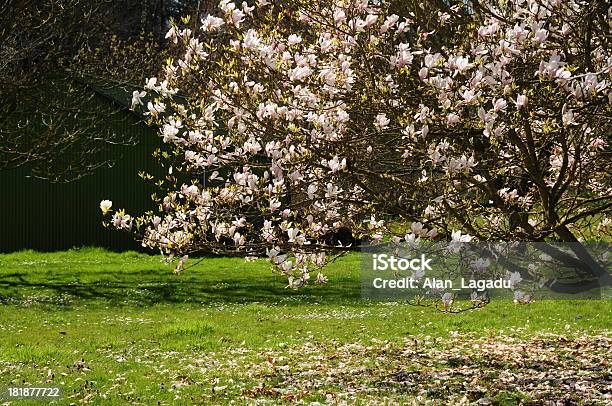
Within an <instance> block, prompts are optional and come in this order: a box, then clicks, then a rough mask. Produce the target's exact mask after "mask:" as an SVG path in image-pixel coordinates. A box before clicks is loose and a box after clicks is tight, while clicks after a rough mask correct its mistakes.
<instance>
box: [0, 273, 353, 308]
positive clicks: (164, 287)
mask: <svg viewBox="0 0 612 406" xmlns="http://www.w3.org/2000/svg"><path fill="white" fill-rule="evenodd" d="M335 279H336V280H334V281H333V283H329V284H326V285H323V286H307V287H305V288H302V289H300V290H297V291H294V290H290V289H287V288H285V286H286V279H285V278H284V277H282V276H279V275H275V274H272V273H271V272H270V273H269V274H265V275H262V274H261V272H257V273H256V274H254V275H249V272H248V271H245V272H241V273H238V272H224V271H223V270H220V271H217V272H214V273H212V274H208V273H206V272H205V271H202V270H197V271H188V272H185V273H184V274H181V275H173V274H172V273H171V272H168V270H159V269H158V270H150V269H143V270H138V271H134V270H130V271H128V272H123V271H115V270H113V271H104V272H87V271H83V272H73V273H68V272H66V271H60V272H48V271H47V272H45V271H28V272H23V273H21V272H10V273H5V274H2V273H0V303H2V304H20V303H21V304H23V303H29V304H51V305H53V304H55V305H66V306H70V305H77V304H92V305H94V304H99V305H102V304H103V305H116V306H121V305H127V304H129V305H131V306H134V305H136V306H150V305H153V304H164V303H173V304H177V303H192V304H214V303H220V302H225V303H253V302H259V303H269V304H273V303H274V304H278V303H282V304H286V305H292V304H295V305H298V304H304V303H339V302H342V303H347V302H351V301H354V300H356V299H359V297H360V291H359V283H358V280H356V279H354V278H353V279H351V278H349V277H344V278H335Z"/></svg>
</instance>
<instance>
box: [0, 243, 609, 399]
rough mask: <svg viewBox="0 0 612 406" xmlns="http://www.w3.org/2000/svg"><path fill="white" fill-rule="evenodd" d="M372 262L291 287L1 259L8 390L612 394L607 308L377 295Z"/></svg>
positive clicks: (261, 270)
mask: <svg viewBox="0 0 612 406" xmlns="http://www.w3.org/2000/svg"><path fill="white" fill-rule="evenodd" d="M359 259H360V258H359V256H358V255H352V256H348V257H346V258H343V259H342V260H340V261H338V262H336V263H334V264H332V265H331V266H330V267H329V269H328V270H327V275H328V277H329V283H328V284H326V285H323V286H308V287H305V288H303V289H301V290H298V291H292V290H287V289H285V285H286V280H285V279H284V278H282V277H280V276H278V275H276V274H274V273H272V271H271V270H270V267H269V265H268V264H267V263H266V262H265V261H255V262H251V263H246V262H245V261H244V260H242V259H228V258H214V259H207V260H204V261H202V262H201V263H199V264H198V265H197V266H194V267H192V268H190V269H188V270H186V271H185V272H183V273H182V274H180V275H175V274H173V273H172V270H173V267H172V266H171V265H165V264H163V263H161V262H160V258H159V257H155V256H146V255H141V254H136V253H124V254H114V253H108V252H105V251H102V250H94V249H83V250H75V251H69V252H63V253H53V254H41V253H33V252H21V253H16V254H8V255H0V337H1V339H0V387H2V386H6V385H10V384H28V385H30V384H31V385H34V386H36V385H60V386H63V387H64V392H65V393H64V394H65V398H64V399H63V400H62V401H58V402H56V403H57V404H70V403H75V404H79V403H91V404H113V405H119V404H142V405H152V404H179V405H184V404H227V403H236V404H253V403H255V402H260V403H265V402H269V403H270V404H277V403H285V402H286V403H294V402H302V403H304V404H310V403H312V402H320V403H322V404H336V403H342V402H344V401H345V402H347V403H348V404H384V403H385V402H389V403H400V404H403V403H406V404H412V403H423V402H426V401H430V402H432V403H433V404H455V403H459V402H462V401H463V402H468V403H469V402H476V401H479V400H480V402H481V404H491V403H492V404H496V403H497V404H508V405H512V404H517V403H519V402H523V403H529V402H534V404H539V403H537V402H540V401H543V400H547V399H553V400H559V399H566V400H569V401H570V402H574V401H575V402H577V403H585V404H606V402H609V401H612V398H610V397H609V395H608V394H606V393H605V386H606V385H608V390H609V385H610V364H609V362H610V359H611V358H612V357H611V356H612V340H611V339H610V327H611V325H612V324H611V321H612V318H611V313H612V312H611V310H612V306H611V305H610V301H557V302H536V303H533V304H530V305H516V304H513V303H510V302H493V303H491V304H490V305H488V306H486V307H485V308H484V309H479V310H474V311H468V312H464V313H459V314H446V313H442V312H440V311H437V310H435V309H431V308H422V307H414V306H410V305H407V304H405V303H397V302H394V303H388V302H369V301H365V300H362V299H361V296H360V290H359V267H360V265H359ZM577 380H579V382H577ZM487 402H491V403H487ZM30 403H31V404H40V403H41V402H34V401H31V402H30ZM0 404H2V400H0ZM13 404H27V402H25V401H22V402H13ZM315 404H316V403H315Z"/></svg>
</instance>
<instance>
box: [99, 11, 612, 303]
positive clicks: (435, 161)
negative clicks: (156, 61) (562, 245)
mask: <svg viewBox="0 0 612 406" xmlns="http://www.w3.org/2000/svg"><path fill="white" fill-rule="evenodd" d="M287 3H290V4H287ZM597 7H599V8H600V9H601V13H603V15H604V16H605V15H606V14H609V13H610V12H611V11H610V8H609V6H607V5H605V2H599V1H595V2H582V1H577V0H569V1H558V0H514V1H493V0H489V1H479V2H475V3H472V2H463V1H457V2H452V1H451V2H448V4H447V5H446V6H445V7H443V9H441V10H438V11H437V14H436V15H437V17H435V18H436V19H437V28H436V29H434V30H428V29H426V27H421V26H420V22H419V21H416V19H415V18H414V14H412V13H408V14H407V15H402V16H399V15H397V14H393V13H392V11H390V10H389V5H387V4H386V2H376V1H368V0H339V1H328V0H317V1H306V0H298V1H294V2H281V1H272V0H270V1H268V0H259V1H257V2H243V3H242V4H237V3H235V2H232V1H230V0H222V1H221V2H220V3H219V8H218V12H217V13H216V14H215V15H208V16H206V17H204V18H203V19H202V21H200V22H198V28H197V29H195V28H194V26H193V24H185V25H184V26H180V25H173V26H172V28H171V29H170V30H169V31H168V35H167V38H168V39H169V40H170V41H172V42H173V43H175V44H176V47H177V49H178V52H179V56H178V57H177V58H175V59H172V60H169V61H168V63H167V65H166V66H165V67H164V68H163V72H162V75H161V76H160V77H158V78H151V79H149V80H148V81H147V83H146V86H145V88H144V90H143V91H137V92H134V97H133V105H134V107H142V108H144V114H145V115H147V117H148V118H149V120H150V121H151V123H154V124H156V125H157V126H158V127H159V128H160V135H161V137H162V139H163V141H164V143H165V144H166V145H167V147H168V150H169V151H170V152H169V153H167V154H166V155H164V156H165V163H166V164H167V167H168V176H167V177H166V178H165V183H164V182H162V183H161V184H163V185H165V194H164V195H163V197H160V198H159V201H158V203H159V211H158V212H157V213H150V214H146V215H143V216H141V217H138V218H132V217H130V216H129V215H127V214H125V213H124V212H123V211H119V212H115V213H114V214H113V216H114V217H113V219H112V224H113V225H114V226H115V227H117V228H121V229H128V228H132V227H133V225H134V228H135V229H136V230H137V232H138V233H139V234H140V236H141V238H142V243H143V245H144V246H146V247H150V248H154V249H159V250H161V251H162V252H164V253H165V254H168V255H181V256H182V255H185V254H189V253H194V252H209V251H213V252H240V253H242V254H243V255H244V256H246V257H254V256H264V255H265V256H267V257H268V258H269V259H270V260H271V262H272V263H273V264H275V266H277V268H278V269H279V270H280V271H281V272H283V273H285V274H286V275H287V276H288V278H289V286H290V287H293V288H295V287H299V286H301V285H303V284H305V283H307V282H308V281H309V280H310V278H311V277H310V275H311V273H312V272H313V271H318V270H320V269H321V267H322V266H323V265H324V264H325V263H326V262H327V261H328V260H329V255H328V254H329V253H334V252H343V251H345V250H346V249H347V247H346V244H344V245H343V244H342V243H340V242H338V241H337V240H336V239H335V237H334V235H335V233H336V232H338V230H341V229H349V230H351V232H352V233H353V235H354V236H355V237H357V238H368V239H370V240H371V241H387V238H386V237H388V241H390V242H391V243H399V242H405V241H408V242H415V241H417V242H418V241H419V240H420V239H446V240H448V241H449V242H450V244H451V247H452V246H453V244H455V245H456V244H458V243H461V242H469V241H471V240H472V239H480V240H534V241H536V240H537V241H541V240H545V239H547V238H560V239H561V240H566V241H573V240H576V239H577V237H576V235H575V234H576V229H575V228H573V227H577V226H578V225H579V224H580V222H581V221H588V220H589V219H592V218H598V219H600V220H602V219H605V218H606V214H607V213H608V212H609V210H610V205H609V198H610V196H611V195H612V188H611V183H610V176H609V170H608V168H607V163H609V162H610V161H609V157H610V156H609V152H607V150H606V148H607V147H608V144H609V141H610V140H609V124H610V105H611V103H612V93H611V92H610V76H611V72H612V70H611V69H612V68H611V66H612V53H611V51H610V48H609V47H607V46H606V44H607V42H606V41H607V39H606V38H607V37H606V34H605V33H606V28H605V26H604V25H605V18H603V19H594V20H590V19H589V18H586V17H585V16H588V15H590V13H591V12H592V10H593V8H597ZM432 13H434V11H432ZM188 27H191V28H188ZM145 104H146V105H145ZM606 162H607V163H606ZM105 207H106V206H105ZM103 211H105V212H109V211H110V207H108V208H103ZM598 216H599V217H598ZM385 219H393V222H392V223H393V224H402V225H404V227H403V228H402V227H399V228H401V230H399V231H398V227H392V226H390V224H389V222H388V221H384V220H385ZM313 279H314V278H313ZM316 281H318V282H323V281H325V277H324V276H323V275H321V274H319V275H318V276H317V278H316ZM447 301H448V297H447Z"/></svg>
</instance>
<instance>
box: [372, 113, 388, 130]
mask: <svg viewBox="0 0 612 406" xmlns="http://www.w3.org/2000/svg"><path fill="white" fill-rule="evenodd" d="M390 122H391V120H390V119H389V118H388V117H387V115H386V114H385V113H381V114H379V115H377V116H376V120H375V121H374V126H375V127H376V128H377V129H378V130H379V131H381V130H384V129H386V128H388V127H389V123H390Z"/></svg>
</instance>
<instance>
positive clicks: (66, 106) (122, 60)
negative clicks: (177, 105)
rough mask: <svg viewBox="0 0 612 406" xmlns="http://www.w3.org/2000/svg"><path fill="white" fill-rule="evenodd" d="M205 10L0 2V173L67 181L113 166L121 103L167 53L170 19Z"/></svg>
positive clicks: (83, 0) (160, 2)
mask: <svg viewBox="0 0 612 406" xmlns="http://www.w3.org/2000/svg"><path fill="white" fill-rule="evenodd" d="M208 7H209V4H208V2H204V1H197V0H196V1H164V0H146V1H135V0H119V1H110V0H102V1H100V0H17V1H15V0H0V170H7V169H13V168H17V167H27V169H28V172H29V174H30V175H31V176H35V177H39V178H44V179H49V180H51V181H57V182H62V181H70V180H74V179H78V178H80V177H82V176H85V175H87V174H89V173H91V172H92V171H93V170H95V169H96V168H99V167H101V166H108V165H112V160H111V159H109V158H108V154H107V153H106V151H107V150H108V149H109V148H110V147H111V146H112V145H117V144H120V145H130V144H133V143H135V142H137V140H134V139H130V138H129V137H127V136H126V135H124V134H118V133H115V132H114V131H113V129H112V128H113V126H110V125H109V122H111V121H113V120H121V119H122V118H123V117H125V115H126V114H129V113H126V111H125V110H126V109H125V107H126V105H125V104H121V103H117V102H116V100H114V101H112V100H110V101H109V100H107V101H106V102H105V101H104V97H105V96H107V95H108V94H109V93H110V94H115V95H118V97H117V98H116V99H122V98H125V97H126V95H129V94H131V91H132V90H134V89H135V88H139V87H141V86H142V83H143V81H144V79H145V78H146V77H149V76H153V75H155V74H156V69H157V67H158V66H161V63H160V61H161V60H163V59H165V58H166V57H167V56H168V54H167V51H166V50H165V47H164V36H165V33H166V31H167V27H168V22H169V20H170V19H171V18H178V17H180V16H181V15H185V14H198V13H204V12H206V10H207V8H208Z"/></svg>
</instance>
